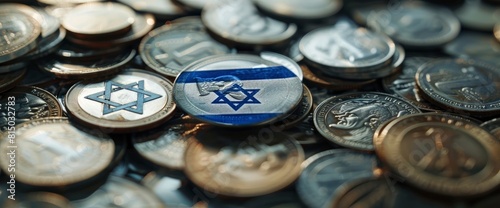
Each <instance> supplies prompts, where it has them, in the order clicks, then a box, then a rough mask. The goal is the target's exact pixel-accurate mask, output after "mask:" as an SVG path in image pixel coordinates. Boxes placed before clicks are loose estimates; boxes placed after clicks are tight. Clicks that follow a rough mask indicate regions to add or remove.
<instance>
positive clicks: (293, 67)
mask: <svg viewBox="0 0 500 208" xmlns="http://www.w3.org/2000/svg"><path fill="white" fill-rule="evenodd" d="M260 57H261V58H263V59H266V60H268V61H272V62H274V63H277V64H279V65H282V66H284V67H286V68H288V69H290V71H292V72H293V73H294V74H295V75H297V77H298V78H299V79H300V80H302V79H304V75H303V74H302V69H301V68H300V66H299V65H298V64H297V62H295V61H294V60H292V59H290V58H288V57H286V56H284V55H281V54H279V53H274V52H269V51H264V52H260Z"/></svg>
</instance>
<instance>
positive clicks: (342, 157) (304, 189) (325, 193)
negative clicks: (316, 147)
mask: <svg viewBox="0 0 500 208" xmlns="http://www.w3.org/2000/svg"><path fill="white" fill-rule="evenodd" d="M376 167H377V159H376V157H375V155H374V154H369V153H363V152H357V151H354V150H347V149H334V150H327V151H324V152H320V153H318V154H315V155H313V156H311V157H309V158H308V159H307V160H306V161H304V163H302V169H303V170H302V173H301V174H300V177H299V179H298V183H297V186H296V188H297V192H298V193H299V196H300V198H301V199H302V201H303V202H304V203H305V204H306V205H308V206H309V207H324V205H325V204H326V203H327V202H328V201H329V199H330V197H331V196H332V195H333V193H334V192H335V191H336V190H337V189H338V188H339V187H341V186H342V185H344V184H346V183H348V182H350V181H353V180H359V179H361V178H371V177H374V170H375V168H376Z"/></svg>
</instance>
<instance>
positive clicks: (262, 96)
mask: <svg viewBox="0 0 500 208" xmlns="http://www.w3.org/2000/svg"><path fill="white" fill-rule="evenodd" d="M301 96H302V83H301V81H300V79H299V78H298V77H297V76H296V75H295V74H294V73H293V72H291V71H290V70H289V69H288V68H286V67H284V66H269V67H260V68H240V69H209V70H204V69H197V70H194V71H183V72H181V73H180V74H179V76H178V77H177V79H176V80H175V84H174V98H175V100H176V103H177V104H178V105H179V106H180V107H181V108H182V109H184V110H185V111H186V112H187V113H189V114H191V115H192V116H194V117H197V118H199V119H201V120H204V121H206V122H209V123H216V124H222V125H229V126H251V125H257V124H263V123H266V122H268V121H272V120H274V119H275V118H278V117H280V116H281V115H283V114H284V113H287V112H289V111H290V110H291V109H292V108H293V107H295V106H296V105H297V103H298V102H299V101H300V99H301Z"/></svg>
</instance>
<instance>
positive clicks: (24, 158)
mask: <svg viewBox="0 0 500 208" xmlns="http://www.w3.org/2000/svg"><path fill="white" fill-rule="evenodd" d="M15 134H16V136H15V142H14V144H15V145H16V148H15V149H14V150H15V151H16V180H19V181H20V182H23V183H25V184H28V185H33V186H46V187H47V186H50V187H54V186H57V187H60V186H68V185H71V184H75V183H79V182H83V181H85V180H88V179H90V178H92V177H95V176H96V175H98V174H99V173H101V172H102V171H103V170H104V169H105V168H107V167H108V165H109V164H110V162H111V160H112V159H113V154H114V149H115V145H114V142H113V140H112V139H110V138H109V137H108V136H107V135H106V134H103V133H102V132H99V131H97V130H95V129H93V130H88V129H82V128H77V127H75V126H73V125H72V124H71V123H70V122H69V121H68V119H67V118H61V117H51V118H43V119H36V120H31V121H29V122H26V123H23V124H20V125H18V126H16V132H15ZM2 138H3V139H2V140H1V143H0V149H1V150H2V152H5V153H7V152H11V151H12V150H13V147H12V145H13V144H12V142H10V139H9V137H8V135H7V134H3V135H2ZM9 159H10V157H9V155H8V154H4V155H2V157H0V166H1V168H2V169H3V170H4V171H6V172H7V170H8V168H9Z"/></svg>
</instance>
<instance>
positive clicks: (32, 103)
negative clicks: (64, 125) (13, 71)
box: [0, 86, 63, 131]
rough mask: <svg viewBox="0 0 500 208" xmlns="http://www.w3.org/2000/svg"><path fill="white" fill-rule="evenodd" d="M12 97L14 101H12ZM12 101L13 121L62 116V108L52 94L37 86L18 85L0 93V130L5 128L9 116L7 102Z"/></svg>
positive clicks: (21, 121) (16, 122) (7, 124)
mask: <svg viewBox="0 0 500 208" xmlns="http://www.w3.org/2000/svg"><path fill="white" fill-rule="evenodd" d="M12 98H14V101H12V100H13V99H12ZM9 101H12V102H14V103H15V104H14V106H12V105H10V106H11V107H12V108H14V112H15V113H14V115H13V116H14V118H15V120H14V122H15V124H21V123H24V122H28V121H30V120H33V119H38V118H46V117H58V116H62V115H63V114H62V109H61V106H60V105H59V103H58V102H57V99H56V98H55V97H54V95H52V94H50V93H49V92H47V91H46V90H43V89H41V88H38V87H28V86H18V87H15V88H14V89H12V90H10V91H7V92H5V93H3V94H2V95H0V106H3V107H2V109H0V130H2V131H4V130H7V127H9V121H10V120H9V117H12V114H11V113H9V112H12V111H8V109H7V106H9V105H7V103H8V102H9Z"/></svg>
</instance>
